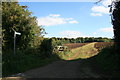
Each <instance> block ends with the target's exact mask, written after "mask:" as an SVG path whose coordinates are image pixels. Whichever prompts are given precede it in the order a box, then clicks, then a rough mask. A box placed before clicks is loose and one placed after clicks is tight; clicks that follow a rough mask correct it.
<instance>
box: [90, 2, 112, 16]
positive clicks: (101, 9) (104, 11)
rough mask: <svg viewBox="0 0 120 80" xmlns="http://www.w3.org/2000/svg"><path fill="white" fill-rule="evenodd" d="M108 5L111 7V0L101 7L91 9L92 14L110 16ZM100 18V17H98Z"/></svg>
mask: <svg viewBox="0 0 120 80" xmlns="http://www.w3.org/2000/svg"><path fill="white" fill-rule="evenodd" d="M108 5H111V0H103V2H102V4H101V5H100V6H98V5H95V6H93V7H92V8H91V10H92V12H93V13H95V14H96V12H97V13H99V14H101V15H102V14H109V9H110V8H109V7H108ZM91 16H93V15H91ZM98 16H99V15H98Z"/></svg>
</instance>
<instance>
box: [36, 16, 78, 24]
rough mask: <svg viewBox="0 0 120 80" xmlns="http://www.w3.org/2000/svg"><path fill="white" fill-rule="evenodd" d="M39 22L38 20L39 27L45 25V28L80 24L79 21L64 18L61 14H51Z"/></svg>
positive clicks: (41, 18) (39, 19)
mask: <svg viewBox="0 0 120 80" xmlns="http://www.w3.org/2000/svg"><path fill="white" fill-rule="evenodd" d="M37 20H38V25H43V26H54V25H60V24H67V23H69V24H73V23H74V24H75V23H78V21H76V20H74V19H73V18H62V17H61V15H59V14H49V15H48V16H45V17H40V18H38V19H37Z"/></svg>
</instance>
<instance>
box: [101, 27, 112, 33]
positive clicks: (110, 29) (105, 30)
mask: <svg viewBox="0 0 120 80" xmlns="http://www.w3.org/2000/svg"><path fill="white" fill-rule="evenodd" d="M99 31H100V32H113V28H112V27H106V28H101V29H99Z"/></svg>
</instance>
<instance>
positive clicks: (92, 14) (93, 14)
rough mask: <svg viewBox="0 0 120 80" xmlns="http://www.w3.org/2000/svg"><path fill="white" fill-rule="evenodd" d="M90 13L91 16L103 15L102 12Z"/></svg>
mask: <svg viewBox="0 0 120 80" xmlns="http://www.w3.org/2000/svg"><path fill="white" fill-rule="evenodd" d="M90 15H91V16H102V14H101V13H91V14H90Z"/></svg>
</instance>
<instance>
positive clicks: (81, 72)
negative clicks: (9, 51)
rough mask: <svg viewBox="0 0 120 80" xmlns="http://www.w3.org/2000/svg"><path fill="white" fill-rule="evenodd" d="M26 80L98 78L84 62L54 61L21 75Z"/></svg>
mask: <svg viewBox="0 0 120 80" xmlns="http://www.w3.org/2000/svg"><path fill="white" fill-rule="evenodd" d="M23 74H24V75H25V77H27V78H100V77H102V74H99V73H97V71H96V70H95V69H93V66H91V65H90V64H88V63H87V62H86V60H76V61H56V62H53V63H52V64H49V65H47V66H44V67H41V68H37V69H33V70H29V71H27V72H24V73H23Z"/></svg>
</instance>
